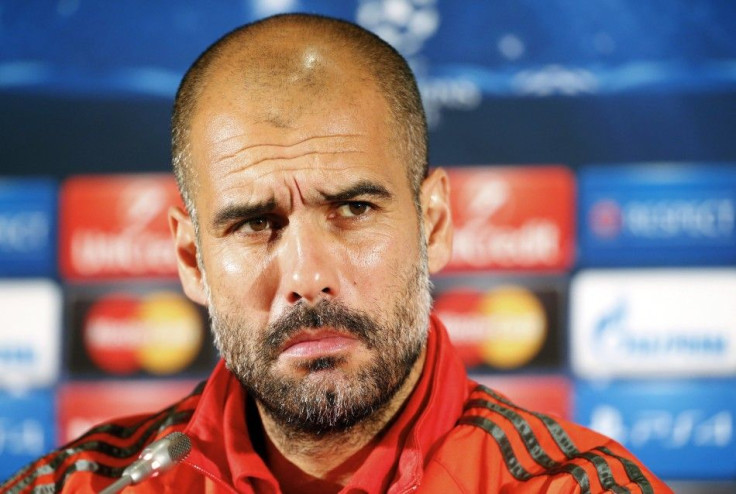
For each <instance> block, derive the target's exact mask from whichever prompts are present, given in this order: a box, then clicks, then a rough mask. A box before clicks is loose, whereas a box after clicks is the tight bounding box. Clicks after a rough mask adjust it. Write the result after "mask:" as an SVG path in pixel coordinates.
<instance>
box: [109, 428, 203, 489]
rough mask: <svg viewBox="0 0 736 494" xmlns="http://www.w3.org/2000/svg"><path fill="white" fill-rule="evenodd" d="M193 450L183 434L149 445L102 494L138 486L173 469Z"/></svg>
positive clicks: (187, 438)
mask: <svg viewBox="0 0 736 494" xmlns="http://www.w3.org/2000/svg"><path fill="white" fill-rule="evenodd" d="M191 449H192V442H191V441H190V440H189V437H188V436H187V435H186V434H184V433H183V432H172V433H171V434H168V435H166V436H164V437H162V438H161V439H159V440H158V441H154V442H152V443H151V444H149V445H148V446H147V447H146V448H145V449H144V450H143V452H142V453H141V455H140V456H139V457H138V459H137V460H136V461H134V462H133V463H131V464H130V465H129V466H128V467H127V468H126V469H125V470H123V474H122V475H121V476H120V478H119V479H118V480H117V481H115V483H113V484H111V485H109V486H107V488H105V489H104V490H102V491H101V492H100V494H115V493H117V492H119V491H120V490H122V489H123V488H125V487H127V486H129V485H131V484H138V483H140V482H142V481H144V480H146V479H148V478H150V477H153V476H155V475H158V474H159V473H161V472H164V471H166V470H168V469H169V468H171V467H173V466H174V465H175V464H176V463H178V462H179V461H181V460H183V459H184V458H185V457H186V456H187V455H188V454H189V451H191Z"/></svg>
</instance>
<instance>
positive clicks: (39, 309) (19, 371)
mask: <svg viewBox="0 0 736 494" xmlns="http://www.w3.org/2000/svg"><path fill="white" fill-rule="evenodd" d="M0 314H2V325H3V328H2V331H0V388H4V389H20V388H27V387H44V386H50V385H53V384H54V383H55V382H56V381H57V379H58V377H59V367H60V361H61V292H60V290H59V287H58V286H57V285H56V284H55V283H53V282H51V281H48V280H37V279H28V280H4V281H0Z"/></svg>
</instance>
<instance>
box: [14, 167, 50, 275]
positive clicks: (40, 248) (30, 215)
mask: <svg viewBox="0 0 736 494" xmlns="http://www.w3.org/2000/svg"><path fill="white" fill-rule="evenodd" d="M56 203H57V184H56V182H54V181H52V180H44V179H15V178H14V179H10V178H5V179H0V276H53V275H54V274H55V273H56V209H57V206H56Z"/></svg>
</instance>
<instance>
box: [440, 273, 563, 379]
mask: <svg viewBox="0 0 736 494" xmlns="http://www.w3.org/2000/svg"><path fill="white" fill-rule="evenodd" d="M435 309H436V311H437V313H438V315H439V317H440V319H441V320H442V321H443V322H444V323H445V325H446V326H447V330H448V332H449V334H450V339H451V340H452V342H453V345H454V346H455V348H456V349H457V351H458V353H459V354H460V357H461V358H462V360H463V361H464V362H465V364H466V365H467V366H468V367H475V366H478V365H483V364H485V365H488V366H491V367H496V368H499V369H515V368H518V367H521V366H524V365H526V364H528V363H529V362H531V361H532V359H534V357H536V356H537V354H538V353H539V351H540V350H541V349H542V346H543V345H544V342H545V340H546V338H547V332H548V323H547V316H546V314H545V310H544V306H543V305H542V303H541V302H540V300H539V298H538V297H537V296H536V295H535V294H534V293H533V292H531V291H530V290H528V289H526V288H524V287H520V286H514V285H505V286H499V287H496V288H493V289H491V290H488V291H486V292H482V291H478V290H475V289H467V288H458V289H453V290H450V291H448V292H445V293H443V294H441V295H439V296H438V297H437V301H436V303H435Z"/></svg>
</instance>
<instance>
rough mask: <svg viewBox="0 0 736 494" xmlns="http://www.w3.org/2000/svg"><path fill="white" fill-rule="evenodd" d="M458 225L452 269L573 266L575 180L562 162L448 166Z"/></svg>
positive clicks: (551, 269) (544, 269) (550, 269)
mask: <svg viewBox="0 0 736 494" xmlns="http://www.w3.org/2000/svg"><path fill="white" fill-rule="evenodd" d="M447 172H448V174H449V176H450V183H451V186H452V195H451V204H452V216H453V222H454V228H455V238H454V245H453V255H452V259H451V261H450V263H449V264H448V266H447V268H446V269H447V270H448V271H473V270H543V271H560V270H565V269H567V268H569V267H570V266H571V264H572V262H573V255H574V231H573V229H574V226H573V222H574V207H575V206H574V178H573V176H572V173H571V172H570V171H569V170H568V169H567V168H564V167H561V166H547V167H469V168H451V169H448V170H447Z"/></svg>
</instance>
